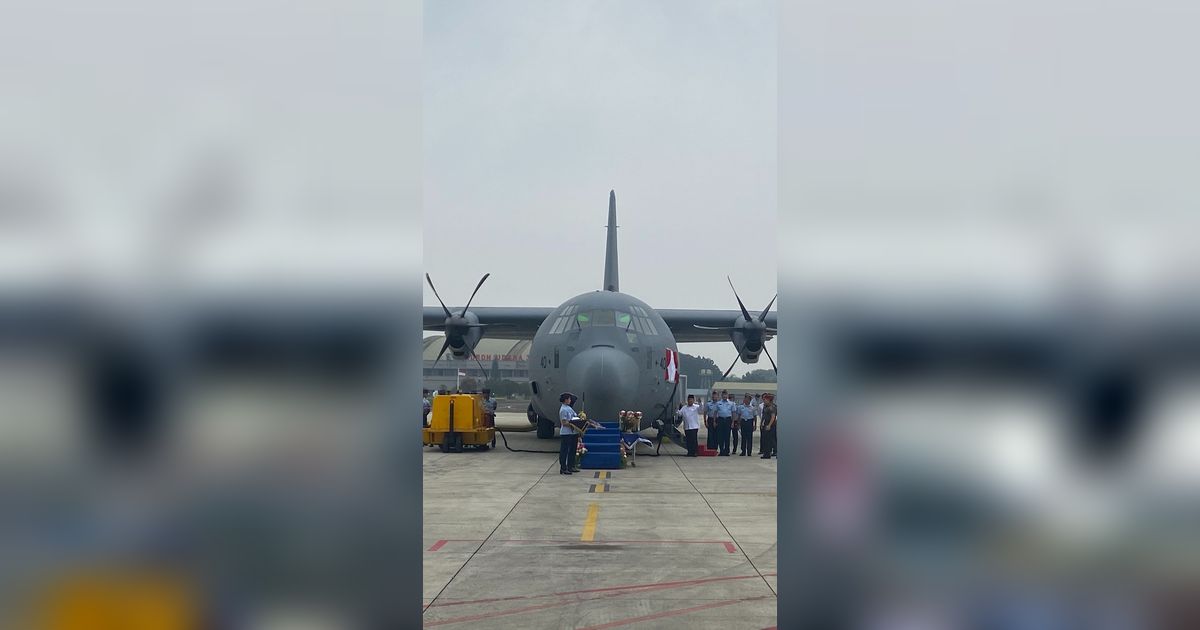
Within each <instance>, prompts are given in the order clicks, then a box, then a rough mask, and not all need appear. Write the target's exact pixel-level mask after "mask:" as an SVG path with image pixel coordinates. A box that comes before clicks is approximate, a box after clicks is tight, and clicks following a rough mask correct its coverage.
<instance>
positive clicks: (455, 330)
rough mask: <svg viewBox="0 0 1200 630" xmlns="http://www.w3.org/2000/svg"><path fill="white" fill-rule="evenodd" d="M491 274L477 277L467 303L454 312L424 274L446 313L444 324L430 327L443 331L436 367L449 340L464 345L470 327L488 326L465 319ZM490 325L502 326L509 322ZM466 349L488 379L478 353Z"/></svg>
mask: <svg viewBox="0 0 1200 630" xmlns="http://www.w3.org/2000/svg"><path fill="white" fill-rule="evenodd" d="M491 275H492V274H490V273H485V274H483V277H482V278H480V279H479V283H478V284H476V285H475V290H474V291H472V292H471V297H470V298H469V299H468V300H467V305H466V306H464V307H463V308H462V312H460V313H458V314H455V313H453V312H451V311H450V308H449V307H447V306H446V303H445V302H444V301H443V300H442V296H441V295H439V294H438V290H437V287H436V286H434V284H433V278H431V277H429V274H428V273H426V274H425V281H426V282H428V283H429V288H430V289H433V295H434V297H436V298H437V301H438V304H440V305H441V306H442V311H443V312H445V313H446V322H445V323H444V324H442V325H441V326H434V327H431V329H434V330H438V329H440V330H442V331H443V332H445V335H444V340H443V341H442V349H441V350H439V351H438V355H437V359H435V360H434V361H433V367H437V364H438V362H439V361H441V360H442V356H443V355H445V354H446V350H447V349H448V348H449V347H450V342H451V340H454V341H459V342H461V343H462V344H464V345H465V344H466V335H467V332H468V331H469V330H470V329H472V328H487V327H488V326H489V324H480V323H476V322H472V321H470V320H469V319H467V309H469V308H471V302H473V301H475V295H476V294H478V293H479V288H480V287H482V286H483V283H484V282H487V279H488V278H489V277H490V276H491ZM491 325H494V326H504V325H509V324H491ZM468 351H469V353H470V355H471V358H473V359H475V363H477V364H478V365H479V369H480V370H481V371H482V372H483V376H484V379H485V380H490V379H491V377H490V376H489V375H488V372H487V369H486V368H484V367H483V362H482V361H480V360H479V355H477V354H475V348H474V347H468Z"/></svg>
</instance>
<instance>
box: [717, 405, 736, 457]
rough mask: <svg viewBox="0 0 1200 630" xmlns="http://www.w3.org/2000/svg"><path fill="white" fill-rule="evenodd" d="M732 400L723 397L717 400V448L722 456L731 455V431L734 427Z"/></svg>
mask: <svg viewBox="0 0 1200 630" xmlns="http://www.w3.org/2000/svg"><path fill="white" fill-rule="evenodd" d="M734 407H735V405H734V404H733V401H732V400H729V399H728V398H722V399H718V400H717V448H718V449H720V451H721V452H720V456H721V457H729V431H730V429H732V428H733V409H734Z"/></svg>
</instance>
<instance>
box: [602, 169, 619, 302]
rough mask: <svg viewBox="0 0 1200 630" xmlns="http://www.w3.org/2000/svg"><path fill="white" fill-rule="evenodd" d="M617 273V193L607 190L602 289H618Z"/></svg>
mask: <svg viewBox="0 0 1200 630" xmlns="http://www.w3.org/2000/svg"><path fill="white" fill-rule="evenodd" d="M617 276H618V274H617V193H616V191H613V190H610V191H608V246H607V248H606V249H605V251H604V290H605V291H620V290H621V287H620V281H619V280H618V277H617Z"/></svg>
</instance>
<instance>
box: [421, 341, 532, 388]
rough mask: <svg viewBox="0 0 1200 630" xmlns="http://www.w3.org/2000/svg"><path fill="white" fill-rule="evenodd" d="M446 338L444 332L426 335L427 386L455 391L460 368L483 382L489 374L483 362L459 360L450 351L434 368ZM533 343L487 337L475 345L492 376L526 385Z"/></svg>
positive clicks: (425, 365) (423, 359) (424, 350)
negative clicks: (442, 333) (480, 366)
mask: <svg viewBox="0 0 1200 630" xmlns="http://www.w3.org/2000/svg"><path fill="white" fill-rule="evenodd" d="M442 341H443V337H442V335H435V336H432V337H426V338H425V340H424V342H423V343H424V348H423V350H422V353H421V363H422V373H423V382H424V388H425V389H430V390H436V389H439V388H443V387H444V388H446V389H447V390H453V389H454V388H455V386H456V385H457V384H458V378H459V377H458V373H459V372H460V371H461V372H463V373H464V374H466V376H464V377H462V378H463V379H468V378H470V379H475V380H476V381H478V382H480V383H482V382H483V379H484V378H485V377H484V374H483V372H482V371H480V369H479V364H478V363H476V362H475V360H474V359H471V358H463V359H455V358H454V356H453V355H451V354H450V351H449V350H447V351H446V354H444V355H442V360H441V361H438V362H437V367H436V368H435V367H433V363H434V361H435V360H436V359H437V354H438V350H441V348H442ZM531 343H532V342H531V341H530V340H528V339H522V340H520V341H514V340H512V339H488V338H486V337H485V338H483V339H482V340H480V342H479V345H477V346H475V353H476V354H477V355H479V361H480V362H482V363H483V366H484V367H486V368H487V371H488V375H489V376H491V377H492V378H494V379H503V380H506V381H514V382H516V383H521V384H525V383H528V382H529V365H528V364H529V346H530V344H531Z"/></svg>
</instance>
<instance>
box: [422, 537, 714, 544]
mask: <svg viewBox="0 0 1200 630" xmlns="http://www.w3.org/2000/svg"><path fill="white" fill-rule="evenodd" d="M446 542H485V541H484V540H483V539H482V538H447V539H446ZM486 542H512V543H572V544H575V543H578V542H579V541H578V540H557V539H550V538H521V539H516V538H490V539H488V540H487V541H486ZM596 542H609V543H644V544H659V543H662V544H667V543H671V544H685V545H722V544H725V543H728V542H729V541H727V540H603V541H600V540H598V541H596Z"/></svg>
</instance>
